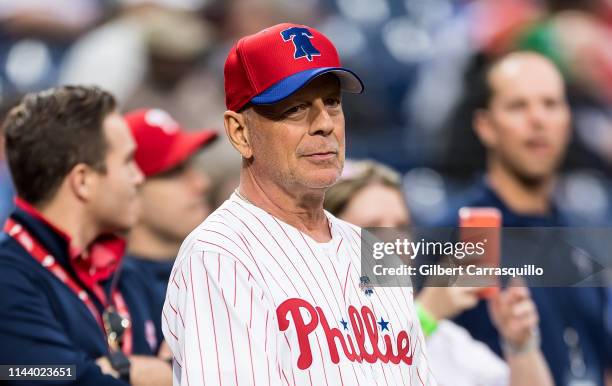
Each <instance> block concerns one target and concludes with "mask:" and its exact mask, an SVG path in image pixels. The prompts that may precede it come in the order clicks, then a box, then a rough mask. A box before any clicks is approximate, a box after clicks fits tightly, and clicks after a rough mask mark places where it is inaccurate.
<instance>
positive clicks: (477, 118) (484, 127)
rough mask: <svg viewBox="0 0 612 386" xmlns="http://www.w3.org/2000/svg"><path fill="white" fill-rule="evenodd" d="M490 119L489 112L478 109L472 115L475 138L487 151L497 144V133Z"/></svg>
mask: <svg viewBox="0 0 612 386" xmlns="http://www.w3.org/2000/svg"><path fill="white" fill-rule="evenodd" d="M491 119H492V118H491V113H490V112H489V110H487V109H478V110H476V112H475V113H474V119H473V120H472V126H473V127H474V132H475V133H476V136H477V137H478V139H479V140H480V143H482V145H483V146H484V147H485V148H487V149H489V148H492V147H495V146H496V144H497V133H496V131H495V127H494V125H493V122H492V121H491Z"/></svg>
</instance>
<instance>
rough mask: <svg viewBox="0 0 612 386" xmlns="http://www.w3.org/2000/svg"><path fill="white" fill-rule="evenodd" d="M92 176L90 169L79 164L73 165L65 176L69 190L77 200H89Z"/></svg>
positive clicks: (91, 190)
mask: <svg viewBox="0 0 612 386" xmlns="http://www.w3.org/2000/svg"><path fill="white" fill-rule="evenodd" d="M94 174H95V173H94V170H93V169H92V168H91V167H89V166H87V165H85V164H84V163H79V164H76V165H74V167H73V168H72V169H71V170H70V172H69V173H68V175H67V176H66V182H67V184H68V187H69V189H70V190H71V191H72V192H73V193H74V195H75V196H76V197H77V198H78V199H79V200H81V201H88V200H89V199H90V198H91V196H92V194H93V189H94V187H93V184H94V178H95V175H94Z"/></svg>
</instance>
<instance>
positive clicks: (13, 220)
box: [0, 86, 172, 386]
mask: <svg viewBox="0 0 612 386" xmlns="http://www.w3.org/2000/svg"><path fill="white" fill-rule="evenodd" d="M3 129H4V133H5V140H6V156H7V160H8V164H9V167H10V170H11V174H12V177H13V180H14V185H15V189H16V193H17V196H18V198H17V200H16V204H17V208H16V210H15V211H14V212H13V214H12V215H11V217H10V218H9V219H8V220H7V222H6V224H5V225H4V233H2V234H1V235H0V320H1V321H2V322H1V323H0V342H2V345H0V363H1V364H5V365H6V364H15V365H35V364H36V365H51V364H58V365H59V364H63V365H75V366H76V374H75V375H76V381H65V382H62V383H61V384H80V385H118V386H119V385H127V384H132V385H164V384H166V385H167V384H170V383H171V377H172V373H171V371H172V370H171V367H170V365H169V364H168V363H167V362H166V361H164V360H161V359H157V358H156V357H154V356H151V354H152V351H151V349H150V347H149V345H148V344H147V342H146V339H144V336H145V334H144V332H143V331H142V326H143V325H144V324H145V321H146V320H148V319H150V314H151V312H152V311H151V310H149V309H147V308H146V306H144V305H143V304H141V303H140V299H141V298H142V296H143V295H142V293H143V291H142V290H141V289H140V288H139V285H140V284H139V283H138V281H131V282H129V283H119V281H118V280H117V277H118V274H117V269H118V267H119V263H120V258H121V256H122V254H123V252H124V246H125V242H124V241H123V240H122V239H120V238H118V237H117V236H115V235H116V234H119V233H123V232H126V231H127V230H128V229H129V228H130V227H131V226H132V225H133V224H134V223H135V222H136V220H137V218H138V214H139V199H138V188H139V186H140V185H141V184H142V181H143V175H142V172H141V171H140V169H139V168H138V166H137V165H136V163H135V162H134V151H135V147H136V146H135V143H134V140H133V138H132V136H131V134H130V131H129V129H128V127H127V125H126V123H125V120H124V119H123V118H122V117H121V115H120V114H119V113H118V112H117V111H116V106H115V100H114V98H113V96H112V95H110V94H109V93H107V92H105V91H103V90H100V89H98V88H95V87H80V86H65V87H59V88H55V89H50V90H46V91H42V92H40V93H36V94H29V95H26V96H25V97H24V99H23V100H22V102H21V103H20V104H19V105H18V106H17V107H15V108H14V109H13V110H11V112H10V113H9V115H8V116H7V118H6V119H5V121H4V125H3ZM9 384H15V385H23V384H26V383H25V382H24V381H20V380H16V381H14V382H13V381H9ZM30 384H31V383H30ZM54 384H58V383H54Z"/></svg>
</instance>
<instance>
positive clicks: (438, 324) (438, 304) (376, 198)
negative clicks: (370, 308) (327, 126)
mask: <svg viewBox="0 0 612 386" xmlns="http://www.w3.org/2000/svg"><path fill="white" fill-rule="evenodd" d="M325 208H326V209H327V210H328V211H330V212H331V213H332V214H334V215H336V216H337V217H340V218H342V219H344V220H346V221H348V222H350V223H353V224H355V225H357V226H360V227H362V228H367V227H408V226H409V225H410V212H409V210H408V209H407V207H406V203H405V201H404V196H403V193H402V190H401V179H400V176H399V175H398V174H397V173H395V172H394V171H393V170H391V169H389V168H387V167H385V166H384V165H381V164H378V163H375V162H371V161H361V162H351V161H347V162H346V165H345V169H344V172H343V175H342V177H341V179H340V180H339V181H338V183H337V184H336V185H335V186H334V187H332V188H331V189H330V190H329V191H328V192H327V194H326V196H325ZM479 290H480V288H473V287H427V286H426V287H424V288H423V289H422V290H421V291H420V292H419V294H418V295H417V296H416V299H415V303H416V306H417V314H418V317H419V321H420V323H421V326H422V328H423V332H424V333H425V338H426V341H427V348H428V352H429V356H430V358H431V363H430V365H431V369H432V372H433V374H434V376H435V377H436V379H437V381H438V383H439V384H440V385H453V386H476V385H486V386H491V385H510V386H525V385H530V386H531V385H539V386H547V385H553V381H552V378H551V376H550V371H549V369H548V366H547V365H546V362H545V361H544V358H543V356H542V353H541V351H540V348H539V334H538V333H537V329H538V314H537V311H536V308H535V306H534V303H533V301H532V300H531V297H530V295H529V291H528V289H527V288H525V287H510V288H508V289H505V290H503V291H501V292H500V293H499V294H498V295H496V296H495V297H494V298H492V299H491V300H490V301H489V311H490V313H491V319H492V320H493V323H494V325H495V327H496V328H497V329H498V330H499V331H500V334H501V336H502V337H503V340H504V342H503V347H504V359H505V361H504V360H502V359H501V358H499V357H498V356H497V355H496V354H495V353H493V352H492V351H491V350H490V349H489V348H488V347H487V346H486V345H485V344H483V343H481V342H479V341H476V340H475V339H473V338H472V337H471V335H470V334H469V332H467V331H466V330H465V329H463V328H462V327H460V326H458V325H456V324H454V323H453V322H451V321H450V320H448V319H451V318H453V317H455V316H456V315H458V314H459V313H461V312H463V311H465V310H467V309H469V308H472V307H474V306H475V305H476V304H477V302H478V301H479V297H478V291H479Z"/></svg>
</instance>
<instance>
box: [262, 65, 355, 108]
mask: <svg viewBox="0 0 612 386" xmlns="http://www.w3.org/2000/svg"><path fill="white" fill-rule="evenodd" d="M326 73H333V74H335V75H336V76H338V79H340V87H341V89H342V90H343V91H347V92H350V93H357V94H358V93H361V92H362V91H363V83H362V82H361V79H359V77H358V76H357V75H356V74H355V73H354V72H352V71H350V70H347V69H345V68H340V67H322V68H315V69H311V70H305V71H301V72H298V73H297V74H293V75H291V76H288V77H286V78H285V79H283V80H281V81H279V82H276V83H275V84H273V85H272V86H270V87H268V89H267V90H265V91H263V92H262V93H260V94H258V95H256V96H255V97H253V99H251V103H253V104H255V105H268V104H272V103H276V102H279V101H282V100H283V99H285V98H287V97H288V96H290V95H291V94H293V93H294V92H296V91H297V90H299V89H300V88H302V87H304V86H305V85H306V84H307V83H308V82H309V81H311V80H312V79H314V78H316V77H317V76H320V75H323V74H326Z"/></svg>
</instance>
